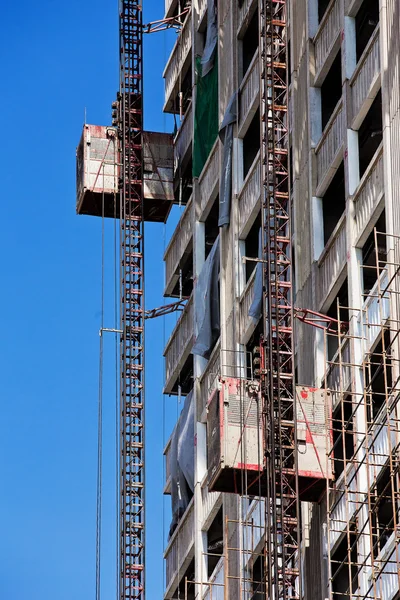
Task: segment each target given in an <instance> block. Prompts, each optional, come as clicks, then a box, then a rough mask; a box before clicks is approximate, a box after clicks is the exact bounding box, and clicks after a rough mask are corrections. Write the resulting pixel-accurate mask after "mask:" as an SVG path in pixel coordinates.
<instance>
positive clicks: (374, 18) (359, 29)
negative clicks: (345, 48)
mask: <svg viewBox="0 0 400 600" xmlns="http://www.w3.org/2000/svg"><path fill="white" fill-rule="evenodd" d="M378 23H379V2H377V1H376V0H364V2H362V4H361V6H360V9H359V11H358V13H357V15H356V53H357V62H358V61H359V60H360V58H361V55H362V53H363V52H364V50H365V48H366V47H367V44H368V42H369V40H370V39H371V37H372V34H373V33H374V31H375V28H376V26H377V25H378Z"/></svg>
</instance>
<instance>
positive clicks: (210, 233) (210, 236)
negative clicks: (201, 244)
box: [204, 196, 219, 258]
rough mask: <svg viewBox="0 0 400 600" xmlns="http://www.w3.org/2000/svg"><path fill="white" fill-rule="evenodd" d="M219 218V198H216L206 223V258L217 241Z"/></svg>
mask: <svg viewBox="0 0 400 600" xmlns="http://www.w3.org/2000/svg"><path fill="white" fill-rule="evenodd" d="M218 216H219V196H217V197H216V199H215V200H214V203H213V205H212V207H211V210H210V212H209V213H208V216H207V218H206V220H205V223H204V230H205V245H206V247H205V258H207V256H208V255H209V254H210V252H211V250H212V247H213V245H214V242H215V240H216V239H217V237H218V234H219V227H218Z"/></svg>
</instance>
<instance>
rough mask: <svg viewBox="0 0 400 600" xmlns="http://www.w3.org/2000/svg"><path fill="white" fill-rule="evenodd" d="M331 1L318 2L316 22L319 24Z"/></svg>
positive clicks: (321, 0)
mask: <svg viewBox="0 0 400 600" xmlns="http://www.w3.org/2000/svg"><path fill="white" fill-rule="evenodd" d="M330 1H331V0H318V21H319V22H320V23H321V21H322V19H323V18H324V15H325V13H326V10H327V8H328V6H329V4H330Z"/></svg>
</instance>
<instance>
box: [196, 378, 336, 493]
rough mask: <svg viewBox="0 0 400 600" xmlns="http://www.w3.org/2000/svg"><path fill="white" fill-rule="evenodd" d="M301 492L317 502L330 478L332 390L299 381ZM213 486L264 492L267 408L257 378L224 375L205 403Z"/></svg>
mask: <svg viewBox="0 0 400 600" xmlns="http://www.w3.org/2000/svg"><path fill="white" fill-rule="evenodd" d="M296 415H297V457H296V459H297V466H298V481H299V497H300V499H301V500H302V501H307V502H318V500H319V499H320V496H321V493H322V492H323V491H324V490H325V489H326V485H327V479H332V477H333V474H332V466H331V463H332V461H331V459H330V458H328V449H329V447H330V446H331V444H332V425H331V412H330V394H329V392H328V391H326V390H323V389H316V388H310V387H305V386H297V387H296ZM207 442H208V444H207V448H208V486H209V489H210V490H213V491H220V492H230V493H237V494H245V495H250V496H266V494H267V489H266V480H267V478H266V473H265V469H264V435H263V408H262V402H261V394H260V387H259V382H257V381H247V380H244V379H236V378H221V380H220V382H219V385H218V388H217V389H216V390H214V391H213V392H212V394H211V395H210V398H209V401H208V404H207Z"/></svg>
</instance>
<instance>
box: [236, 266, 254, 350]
mask: <svg viewBox="0 0 400 600" xmlns="http://www.w3.org/2000/svg"><path fill="white" fill-rule="evenodd" d="M253 264H254V263H253ZM255 278H256V269H254V271H253V273H252V274H251V277H250V278H249V280H248V282H247V284H246V287H245V289H244V291H243V294H242V295H241V297H240V302H239V305H240V308H239V313H240V343H241V344H245V343H246V342H247V341H248V338H249V336H250V335H251V333H252V332H253V331H254V329H255V326H256V325H257V323H256V321H255V319H253V318H252V317H249V309H250V306H251V304H252V302H253V299H254V282H255Z"/></svg>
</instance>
